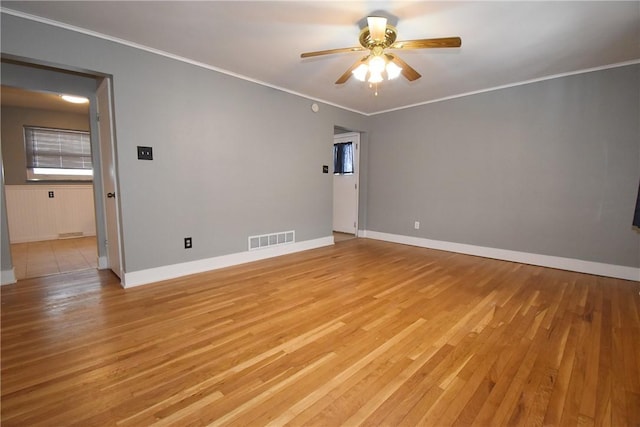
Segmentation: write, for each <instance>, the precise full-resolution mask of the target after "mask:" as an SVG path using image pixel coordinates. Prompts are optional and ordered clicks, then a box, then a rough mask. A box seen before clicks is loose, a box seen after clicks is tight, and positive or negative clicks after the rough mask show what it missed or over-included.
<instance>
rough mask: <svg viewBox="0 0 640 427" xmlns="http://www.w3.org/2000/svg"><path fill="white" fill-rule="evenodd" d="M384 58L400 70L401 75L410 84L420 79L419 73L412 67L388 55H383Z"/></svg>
mask: <svg viewBox="0 0 640 427" xmlns="http://www.w3.org/2000/svg"><path fill="white" fill-rule="evenodd" d="M385 56H386V57H387V58H388V59H389V61H391V62H393V63H394V64H396V65H397V66H398V67H400V68H402V75H403V76H404V77H405V78H406V79H407V80H409V81H410V82H412V81H414V80H418V79H419V78H420V77H422V76H421V75H420V73H419V72H417V71H416V70H415V69H414V68H413V67H412V66H410V65H409V64H407V63H406V62H404V61H403V60H402V59H400V58H398V57H397V56H395V55H391V54H390V53H387V54H385Z"/></svg>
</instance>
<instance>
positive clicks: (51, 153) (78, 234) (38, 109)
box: [0, 85, 98, 280]
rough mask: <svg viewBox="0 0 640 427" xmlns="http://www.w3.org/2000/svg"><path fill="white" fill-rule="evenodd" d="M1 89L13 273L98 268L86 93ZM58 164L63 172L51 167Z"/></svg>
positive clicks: (29, 275)
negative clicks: (70, 99)
mask: <svg viewBox="0 0 640 427" xmlns="http://www.w3.org/2000/svg"><path fill="white" fill-rule="evenodd" d="M0 91H1V108H2V118H3V120H2V141H3V143H4V144H3V151H4V153H3V154H4V155H3V162H4V164H3V170H4V172H5V195H6V202H7V203H6V210H7V219H8V226H9V235H10V237H11V241H10V244H11V254H12V260H13V267H14V274H15V278H16V279H17V280H22V279H27V278H33V277H40V276H47V275H52V274H59V273H65V272H69V271H77V270H84V269H90V268H97V259H98V255H97V241H96V223H95V207H94V203H93V200H94V196H93V183H92V182H91V176H90V173H91V169H90V159H91V152H90V127H89V105H88V99H86V98H85V99H86V102H85V103H70V102H65V101H64V100H62V99H61V97H60V96H59V95H58V94H53V93H47V92H40V91H31V90H26V89H22V88H16V87H10V86H5V85H3V86H2V87H1V89H0ZM69 95H72V94H69ZM78 99H79V98H78ZM65 147H69V151H68V152H65V151H63V149H64V148H65ZM57 167H59V168H60V169H59V170H57V169H56V168H57ZM83 167H84V169H83ZM87 168H89V169H87ZM54 171H56V172H55V173H60V175H57V176H52V175H47V174H48V173H54ZM67 173H69V175H67ZM76 173H77V174H76Z"/></svg>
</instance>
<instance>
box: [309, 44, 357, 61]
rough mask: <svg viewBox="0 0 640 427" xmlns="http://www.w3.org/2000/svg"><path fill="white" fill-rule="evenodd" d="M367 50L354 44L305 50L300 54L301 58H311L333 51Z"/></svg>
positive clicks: (329, 53)
mask: <svg viewBox="0 0 640 427" xmlns="http://www.w3.org/2000/svg"><path fill="white" fill-rule="evenodd" d="M363 50H365V49H364V48H363V47H362V46H354V47H342V48H339V49H327V50H318V51H315V52H305V53H302V54H300V58H311V57H314V56H320V55H331V54H333V53H346V52H362V51H363Z"/></svg>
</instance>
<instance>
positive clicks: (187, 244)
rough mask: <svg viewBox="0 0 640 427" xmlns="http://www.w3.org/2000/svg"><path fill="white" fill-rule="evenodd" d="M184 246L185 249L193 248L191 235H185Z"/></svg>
mask: <svg viewBox="0 0 640 427" xmlns="http://www.w3.org/2000/svg"><path fill="white" fill-rule="evenodd" d="M184 248H185V249H191V248H192V245H191V237H185V238H184Z"/></svg>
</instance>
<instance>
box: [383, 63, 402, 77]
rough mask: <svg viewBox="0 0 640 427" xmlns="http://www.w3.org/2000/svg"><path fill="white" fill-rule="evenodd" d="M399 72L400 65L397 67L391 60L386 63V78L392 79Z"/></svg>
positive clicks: (400, 70)
mask: <svg viewBox="0 0 640 427" xmlns="http://www.w3.org/2000/svg"><path fill="white" fill-rule="evenodd" d="M400 73H402V67H398V66H397V65H396V64H394V63H393V62H389V63H388V64H387V78H388V79H389V80H393V79H395V78H397V77H398V76H399V75H400Z"/></svg>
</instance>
